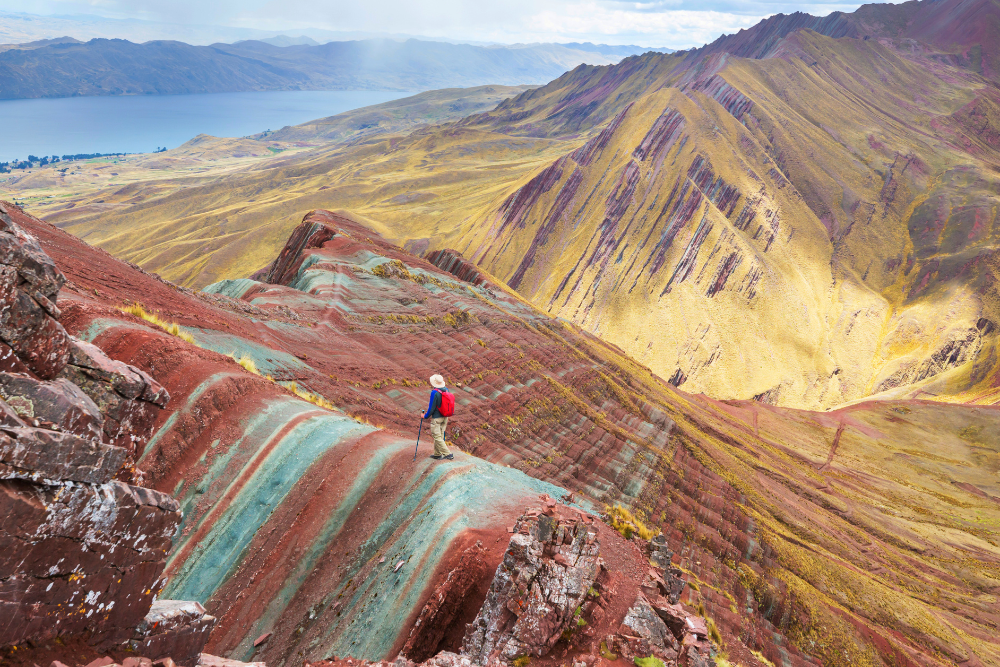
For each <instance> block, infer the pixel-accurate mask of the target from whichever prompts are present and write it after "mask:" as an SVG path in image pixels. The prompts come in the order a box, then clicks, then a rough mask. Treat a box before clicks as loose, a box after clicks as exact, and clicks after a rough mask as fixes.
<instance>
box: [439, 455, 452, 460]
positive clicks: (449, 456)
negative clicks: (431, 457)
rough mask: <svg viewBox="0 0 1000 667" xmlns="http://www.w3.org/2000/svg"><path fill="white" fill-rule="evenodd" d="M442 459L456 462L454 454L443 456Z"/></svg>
mask: <svg viewBox="0 0 1000 667" xmlns="http://www.w3.org/2000/svg"><path fill="white" fill-rule="evenodd" d="M441 458H443V459H444V460H445V461H452V460H454V458H455V455H454V454H449V455H448V456H443V457H441Z"/></svg>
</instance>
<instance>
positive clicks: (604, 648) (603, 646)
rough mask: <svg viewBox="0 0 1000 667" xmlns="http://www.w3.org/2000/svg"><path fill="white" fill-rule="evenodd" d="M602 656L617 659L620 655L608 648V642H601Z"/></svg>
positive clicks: (606, 658) (607, 658)
mask: <svg viewBox="0 0 1000 667" xmlns="http://www.w3.org/2000/svg"><path fill="white" fill-rule="evenodd" d="M601 657H602V658H604V659H605V660H617V659H618V655H617V654H616V653H612V652H611V651H609V650H608V644H607V642H601Z"/></svg>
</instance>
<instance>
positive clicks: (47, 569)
mask: <svg viewBox="0 0 1000 667" xmlns="http://www.w3.org/2000/svg"><path fill="white" fill-rule="evenodd" d="M8 206H9V205H7V204H2V203H0V397H2V400H0V646H8V645H13V644H18V643H22V642H25V641H28V642H34V643H36V644H37V643H39V642H44V641H47V640H50V639H53V638H56V637H76V638H79V637H86V638H87V641H88V642H90V643H91V645H94V646H104V647H112V646H120V645H121V644H122V643H123V642H125V641H126V640H129V639H133V640H135V641H142V642H145V643H146V644H147V645H148V647H149V648H155V649H156V650H157V651H159V652H160V653H161V654H163V655H165V654H166V653H168V652H177V653H178V655H180V656H181V657H182V659H184V660H186V664H187V665H193V664H194V662H195V659H196V657H197V655H198V653H199V652H200V651H201V649H202V647H203V646H204V643H205V640H206V639H207V637H208V631H209V630H210V629H211V627H212V624H213V623H214V619H213V618H212V617H210V616H206V615H205V614H204V609H203V608H200V605H197V603H183V604H181V605H179V606H178V605H177V604H175V605H174V607H173V608H171V609H169V610H168V609H166V608H164V607H163V603H161V605H160V609H154V610H153V612H151V611H150V608H151V606H152V604H153V600H154V599H155V598H156V596H157V594H159V592H160V590H161V588H162V586H163V584H164V583H165V582H164V579H163V569H164V567H165V565H166V557H167V552H168V551H169V549H170V546H171V539H172V537H173V535H174V533H175V532H176V530H177V526H178V524H179V523H180V519H181V514H180V511H179V505H178V504H177V502H176V501H175V500H174V499H173V498H171V497H170V496H168V495H166V494H163V493H160V492H158V491H153V490H150V489H144V488H142V487H139V486H132V485H130V484H126V483H123V482H122V481H117V480H115V477H116V476H120V475H122V474H123V466H124V465H125V464H127V463H128V462H129V458H130V457H132V459H133V460H134V456H135V454H136V452H137V451H138V450H139V445H140V444H142V443H144V442H145V440H146V439H148V438H149V435H150V433H151V431H152V426H153V423H154V421H155V418H156V413H157V412H158V411H159V410H160V408H161V407H162V406H163V405H165V404H166V402H167V400H168V398H169V396H168V395H167V393H166V391H164V390H163V388H162V387H161V386H160V385H158V384H157V383H156V382H155V381H154V380H153V379H152V378H150V377H149V376H148V375H147V374H146V373H143V372H142V371H141V370H139V369H137V368H134V367H132V366H129V365H128V364H124V363H121V362H118V361H114V360H112V359H109V358H108V357H107V355H106V354H104V352H102V351H101V350H100V349H98V348H97V347H95V346H94V345H91V344H89V343H85V342H83V341H78V340H74V339H72V338H71V337H70V336H68V335H67V333H66V331H65V330H64V329H63V327H62V325H60V324H59V322H58V319H59V317H60V312H59V309H58V308H57V307H56V305H55V304H56V298H57V296H58V292H59V289H60V287H61V286H62V285H63V283H64V282H65V279H64V278H63V276H62V274H61V273H60V272H59V270H58V269H57V268H56V266H55V264H54V263H53V262H52V260H51V259H49V257H48V256H47V255H46V254H45V253H44V252H43V251H42V250H41V248H40V247H39V245H38V243H37V242H36V241H35V239H34V238H33V237H31V236H30V235H28V234H26V233H25V232H23V231H22V230H21V229H20V228H19V227H18V226H17V225H16V224H14V222H13V221H12V220H11V217H10V214H9V209H8ZM118 444H122V445H124V446H118ZM124 474H125V476H126V477H128V478H132V477H133V473H132V471H130V470H127V471H125V473H124ZM192 604H193V605H197V608H193V607H191V605H192ZM168 606H169V605H168ZM199 609H200V611H199ZM182 612H183V613H182ZM150 613H153V614H154V618H153V620H152V621H150V619H149V616H148V615H149V614H150ZM144 619H145V620H144ZM137 627H140V629H139V630H137V629H136V628H137ZM137 633H138V634H137ZM102 650H103V649H102ZM154 657H158V656H154ZM147 663H149V664H151V661H150V660H148V659H147ZM182 664H184V663H182ZM95 667H98V666H95ZM133 667H138V666H133Z"/></svg>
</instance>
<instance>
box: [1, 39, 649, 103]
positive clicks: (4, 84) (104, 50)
mask: <svg viewBox="0 0 1000 667" xmlns="http://www.w3.org/2000/svg"><path fill="white" fill-rule="evenodd" d="M305 40H308V38H305V37H299V38H290V37H287V36H281V37H278V38H273V39H272V40H271V41H272V42H275V43H268V42H265V41H258V40H249V41H242V42H237V43H235V44H212V45H210V46H193V45H191V44H185V43H183V42H175V41H152V42H146V43H144V44H135V43H133V42H129V41H127V40H124V39H92V40H90V41H88V42H80V41H78V40H75V39H73V38H70V37H63V38H59V39H52V40H41V41H37V42H32V43H28V44H24V45H20V46H16V47H7V48H6V49H3V50H0V99H24V98H39V97H75V96H87V95H177V94H185V93H220V92H238V91H259V90H407V91H410V90H412V91H417V90H430V89H436V88H454V87H470V86H478V85H484V84H498V85H522V84H541V83H545V82H547V81H550V80H552V79H553V78H555V77H557V76H559V75H560V74H562V73H563V72H565V71H567V70H570V69H573V68H574V67H576V66H578V65H580V64H583V63H586V64H590V65H605V64H612V63H615V62H617V61H619V60H620V59H621V58H622V57H623V56H625V55H632V54H635V53H639V52H643V51H645V50H646V49H643V48H642V47H632V46H625V47H622V46H607V45H595V44H589V43H587V44H571V45H565V44H529V45H520V44H518V45H511V46H476V45H470V44H450V43H445V42H427V41H421V40H416V39H409V40H405V41H396V40H390V39H369V40H358V41H349V42H329V43H326V44H307V43H305V44H294V43H293V42H296V41H305Z"/></svg>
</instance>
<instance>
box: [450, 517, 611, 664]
mask: <svg viewBox="0 0 1000 667" xmlns="http://www.w3.org/2000/svg"><path fill="white" fill-rule="evenodd" d="M554 504H555V503H552V507H553V510H550V511H549V512H548V513H546V514H540V515H539V514H538V512H537V511H535V512H531V511H529V512H528V513H526V514H525V515H524V516H523V517H522V518H521V519H520V520H519V521H518V522H517V525H516V526H515V527H514V534H513V536H511V538H510V545H509V546H508V547H507V552H506V553H505V554H504V557H503V562H502V563H500V566H499V567H498V568H497V571H496V574H495V575H494V577H493V584H492V585H491V586H490V591H489V593H488V594H487V595H486V601H485V602H484V603H483V608H482V609H481V610H480V612H479V615H478V616H476V619H475V620H474V621H473V622H472V623H471V624H470V625H469V627H468V630H467V631H466V634H465V641H464V642H463V643H462V654H463V655H467V656H469V657H470V658H471V659H472V661H473V662H474V663H476V664H479V665H485V664H487V663H489V662H491V661H493V660H496V659H497V658H499V659H500V660H502V661H504V662H510V661H512V660H514V659H515V658H520V657H523V656H538V657H540V656H543V655H545V654H547V653H548V652H549V650H550V649H551V648H552V647H553V646H554V645H555V643H556V642H557V641H559V639H560V638H562V636H563V632H565V631H566V630H567V629H569V627H570V624H571V623H572V624H575V622H576V619H577V616H578V615H579V613H580V611H579V610H580V606H581V605H582V604H583V602H584V599H585V597H586V596H587V592H588V591H589V590H591V586H592V585H593V583H594V579H596V578H597V573H598V568H599V566H600V558H599V556H598V554H599V552H600V543H599V542H598V540H597V533H596V532H594V531H592V530H591V528H590V525H589V523H588V522H587V521H586V520H585V519H584V518H583V516H582V515H579V518H569V519H564V518H561V517H560V516H559V515H558V513H557V512H556V511H554Z"/></svg>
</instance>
